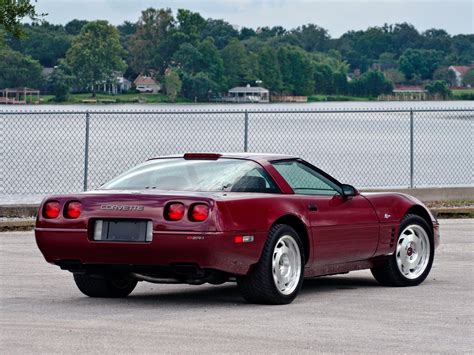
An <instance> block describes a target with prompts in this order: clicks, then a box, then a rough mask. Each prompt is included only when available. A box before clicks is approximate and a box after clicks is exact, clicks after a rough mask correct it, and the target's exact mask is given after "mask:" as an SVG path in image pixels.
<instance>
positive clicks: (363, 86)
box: [350, 70, 393, 97]
mask: <svg viewBox="0 0 474 355" xmlns="http://www.w3.org/2000/svg"><path fill="white" fill-rule="evenodd" d="M392 90H393V85H392V83H391V82H390V81H388V80H387V79H385V77H384V75H383V73H382V72H380V71H375V70H374V71H368V72H366V73H364V74H363V75H362V76H361V77H360V78H359V79H356V80H354V81H352V82H351V84H350V91H351V94H353V95H355V96H370V97H376V96H378V95H381V94H389V93H391V92H392Z"/></svg>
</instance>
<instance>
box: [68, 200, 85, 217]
mask: <svg viewBox="0 0 474 355" xmlns="http://www.w3.org/2000/svg"><path fill="white" fill-rule="evenodd" d="M81 209H82V204H81V203H80V202H79V201H72V202H69V203H68V204H67V205H66V208H65V211H64V213H65V217H66V218H79V216H80V215H81Z"/></svg>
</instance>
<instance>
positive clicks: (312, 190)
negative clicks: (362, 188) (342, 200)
mask: <svg viewBox="0 0 474 355" xmlns="http://www.w3.org/2000/svg"><path fill="white" fill-rule="evenodd" d="M273 166H274V167H275V169H276V170H277V171H278V172H279V173H280V175H281V176H283V178H284V179H285V180H286V182H287V183H288V184H289V185H290V186H291V188H292V189H293V191H294V192H295V194H300V195H331V196H332V195H334V194H337V193H339V188H338V186H337V185H336V184H334V183H333V182H332V181H330V180H329V179H327V178H325V177H324V176H322V175H320V174H319V173H318V172H317V171H315V170H313V169H311V168H310V167H309V166H306V165H305V164H303V163H301V162H298V161H295V160H292V161H280V162H274V163H273Z"/></svg>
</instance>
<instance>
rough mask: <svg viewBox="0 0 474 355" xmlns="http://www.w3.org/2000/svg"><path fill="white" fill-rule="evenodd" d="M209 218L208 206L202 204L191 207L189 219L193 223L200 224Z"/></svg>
mask: <svg viewBox="0 0 474 355" xmlns="http://www.w3.org/2000/svg"><path fill="white" fill-rule="evenodd" d="M207 217H209V206H208V205H205V204H203V203H197V204H195V205H193V206H192V207H191V212H190V213H189V219H190V220H191V221H194V222H202V221H204V220H206V219H207Z"/></svg>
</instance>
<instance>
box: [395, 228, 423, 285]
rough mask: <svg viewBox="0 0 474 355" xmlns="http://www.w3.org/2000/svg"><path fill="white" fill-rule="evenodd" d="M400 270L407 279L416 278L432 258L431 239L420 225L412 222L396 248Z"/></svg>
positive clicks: (402, 234) (404, 231) (401, 235)
mask: <svg viewBox="0 0 474 355" xmlns="http://www.w3.org/2000/svg"><path fill="white" fill-rule="evenodd" d="M395 256H396V261H397V266H398V269H399V270H400V272H401V273H402V275H403V276H404V277H406V278H407V279H410V280H412V279H416V278H417V277H419V276H420V275H421V274H423V272H424V271H425V270H426V267H427V265H428V262H429V260H430V239H429V237H428V234H427V233H426V231H425V230H424V228H422V227H421V226H419V225H416V224H412V225H409V226H408V227H406V228H405V229H404V230H403V232H402V233H401V234H400V237H399V239H398V245H397V250H396V254H395Z"/></svg>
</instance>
